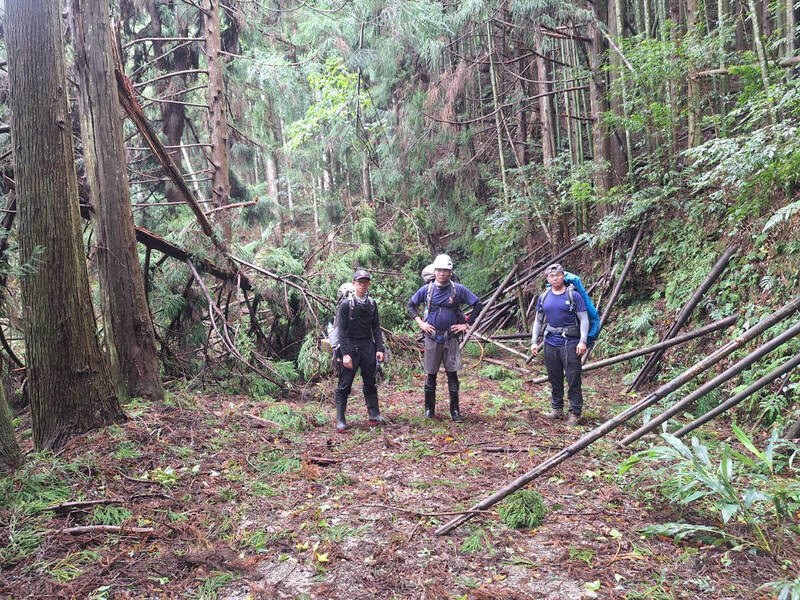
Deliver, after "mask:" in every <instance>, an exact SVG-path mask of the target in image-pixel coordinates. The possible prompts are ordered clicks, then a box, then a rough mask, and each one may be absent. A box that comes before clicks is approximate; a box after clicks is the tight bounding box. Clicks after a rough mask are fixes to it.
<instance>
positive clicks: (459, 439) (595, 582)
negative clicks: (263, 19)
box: [0, 368, 798, 600]
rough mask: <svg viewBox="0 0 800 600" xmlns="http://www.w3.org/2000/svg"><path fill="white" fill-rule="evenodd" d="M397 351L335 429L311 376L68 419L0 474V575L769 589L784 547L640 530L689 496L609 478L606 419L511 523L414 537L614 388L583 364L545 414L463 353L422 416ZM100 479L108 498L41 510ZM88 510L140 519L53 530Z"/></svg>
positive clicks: (264, 590) (587, 593) (601, 594)
mask: <svg viewBox="0 0 800 600" xmlns="http://www.w3.org/2000/svg"><path fill="white" fill-rule="evenodd" d="M495 371H497V370H495ZM489 372H490V374H491V368H490V369H489ZM413 373H414V374H409V375H407V376H405V377H404V378H401V377H395V378H394V381H391V382H388V383H384V384H383V385H382V386H381V388H380V394H381V408H382V411H383V414H384V415H385V416H386V417H387V419H388V420H389V421H390V423H389V424H387V425H386V426H384V427H380V428H370V427H368V425H367V423H366V410H365V408H364V404H363V399H362V398H361V396H360V394H355V393H354V395H353V397H351V399H350V406H349V410H348V417H349V421H350V424H351V428H350V429H349V430H348V431H347V432H346V433H344V434H337V433H336V432H335V430H334V427H333V417H334V408H333V403H332V401H331V400H330V398H331V396H332V395H331V393H330V392H331V385H332V384H331V382H325V383H323V384H318V385H317V386H316V388H315V390H313V391H312V392H313V393H310V394H305V396H307V397H309V398H311V397H313V399H308V400H305V401H303V400H301V399H300V397H298V398H297V399H295V400H293V401H289V402H273V401H270V400H265V401H255V400H253V399H252V398H249V397H244V396H236V395H222V394H208V393H203V394H196V395H190V394H186V393H181V394H178V393H175V394H170V395H169V396H168V400H167V401H166V402H165V403H163V404H159V405H150V404H146V403H141V402H135V403H133V404H131V405H129V406H128V407H127V409H126V410H127V414H128V416H129V420H128V421H127V422H126V423H123V424H121V425H118V426H112V427H108V428H105V429H103V430H101V431H96V432H91V433H89V434H87V435H83V436H80V437H78V438H75V439H73V440H72V441H71V442H70V443H69V444H68V446H67V447H66V448H65V449H64V450H63V451H62V452H60V453H59V454H58V455H57V456H55V457H52V456H51V457H45V458H43V459H39V460H38V461H36V464H35V466H29V467H28V470H27V471H26V472H24V473H23V474H21V475H20V476H18V477H17V478H15V479H14V480H11V479H8V480H5V481H6V482H12V483H11V484H9V483H6V485H5V488H4V489H0V492H1V493H0V499H4V502H5V503H6V504H9V503H10V502H11V500H10V499H12V498H16V499H17V500H19V498H21V497H23V496H24V495H25V493H27V494H28V496H30V495H34V496H35V495H36V494H38V495H39V496H40V497H39V498H38V500H39V506H40V508H39V509H38V510H23V511H20V510H17V509H15V508H14V507H13V506H8V505H5V506H3V505H0V526H2V528H1V529H0V545H2V555H1V556H2V558H3V562H2V565H1V566H2V569H1V570H0V595H2V597H8V598H37V599H45V598H96V599H100V598H115V599H119V598H202V599H212V598H219V599H226V600H245V599H247V598H265V599H273V598H274V599H284V598H285V599H328V598H335V599H352V600H360V599H369V600H375V599H406V598H407V599H445V598H446V599H453V600H455V599H465V600H466V599H469V600H473V599H474V600H477V599H524V598H537V599H538V598H552V599H559V600H561V599H563V600H568V599H578V598H610V599H627V600H634V599H637V598H642V599H644V598H646V599H656V600H658V599H678V598H704V599H712V600H713V599H723V598H725V599H734V598H735V599H747V598H769V597H771V596H770V595H769V594H767V593H764V592H759V591H756V588H757V587H758V586H759V585H760V584H762V583H764V582H767V581H771V580H776V579H786V578H787V574H786V565H787V564H791V561H792V560H794V561H797V559H798V550H797V548H794V549H791V548H790V549H788V550H784V554H783V556H782V557H781V560H778V559H775V558H772V557H769V556H763V555H760V554H753V553H749V552H736V551H731V550H729V549H727V548H725V547H718V546H714V545H708V544H703V543H698V542H686V541H684V542H674V541H673V540H671V539H666V538H659V537H645V536H643V535H642V533H641V529H642V527H644V526H646V525H648V524H652V523H655V522H666V521H673V520H680V519H686V518H691V515H689V514H686V513H684V514H681V513H679V512H678V509H677V508H673V507H670V506H668V505H667V504H666V503H665V502H663V500H659V498H660V496H659V495H658V494H657V493H656V492H654V491H652V490H646V489H642V488H641V487H640V486H637V487H635V488H630V487H623V484H622V480H621V478H620V477H619V476H618V475H617V469H618V465H619V462H620V460H622V458H624V457H625V456H627V455H628V454H629V452H622V453H621V452H618V451H617V450H616V449H615V447H614V445H613V443H614V441H615V440H617V439H619V438H620V437H621V436H620V435H617V434H612V435H610V436H607V438H605V439H601V440H600V441H598V442H596V443H595V444H594V445H593V446H591V447H590V448H589V449H588V450H585V451H583V452H582V453H580V454H578V455H576V456H573V457H572V458H571V459H569V460H567V461H566V462H564V463H562V464H561V465H560V466H559V467H557V468H556V469H554V470H552V471H550V472H548V473H546V474H545V475H544V476H543V477H542V478H540V479H537V480H536V481H534V482H533V484H532V486H531V487H532V489H535V490H537V491H538V492H539V493H541V494H542V496H543V498H544V501H545V504H546V505H547V508H548V514H547V515H546V516H545V518H544V522H543V523H542V525H541V526H539V527H537V528H535V529H521V530H515V529H510V528H508V527H507V526H506V525H504V524H503V523H502V521H501V520H500V518H499V516H498V513H497V510H496V508H497V507H495V509H492V510H490V511H487V512H486V513H485V514H481V515H477V516H476V517H475V518H473V519H472V520H471V521H469V522H467V523H466V524H464V525H462V526H461V527H460V528H458V529H456V530H455V531H454V532H452V533H450V534H449V535H445V536H443V537H435V536H434V530H435V529H436V528H437V526H438V525H440V524H442V523H444V522H446V521H447V520H449V519H450V518H451V517H452V515H453V514H454V511H457V510H458V509H464V508H467V507H469V506H471V505H472V504H474V503H475V502H476V501H478V500H481V499H483V498H484V497H486V496H488V495H489V494H491V493H492V492H494V491H496V490H497V489H499V488H501V487H503V486H504V485H505V484H507V483H509V482H510V481H512V480H513V479H515V478H516V477H518V476H519V475H521V474H522V473H524V472H526V471H527V470H529V469H530V468H531V467H533V466H534V465H536V464H537V463H539V462H540V461H541V460H543V459H544V458H546V457H547V456H549V455H551V454H553V453H555V452H557V451H559V450H560V449H561V448H563V447H564V446H566V445H569V444H571V443H572V442H574V441H575V440H576V439H578V438H579V437H580V436H581V435H582V433H585V432H586V431H588V430H589V428H590V427H592V426H594V425H597V424H599V423H600V422H602V421H604V420H606V419H607V418H609V417H611V416H613V414H615V413H616V412H618V411H619V410H620V409H621V407H622V406H624V405H626V402H628V401H630V398H626V397H625V396H624V394H623V393H622V386H621V383H620V382H619V378H618V377H616V376H614V375H613V374H608V373H605V374H604V375H599V374H597V372H595V373H591V374H587V375H586V376H585V378H584V390H585V396H586V409H585V413H584V422H585V424H584V425H582V426H579V427H577V428H568V427H566V425H565V424H564V423H563V422H555V423H551V422H549V421H548V420H546V419H545V417H544V414H545V413H546V412H547V410H548V396H547V393H548V390H547V387H546V386H533V385H531V384H528V383H524V382H523V380H522V378H521V377H520V376H513V377H506V378H504V379H490V378H487V377H486V376H485V375H486V373H487V370H486V369H485V368H484V369H483V370H480V371H479V369H476V368H472V369H467V370H465V371H464V372H463V373H462V400H461V408H462V412H463V414H464V417H465V422H464V423H462V424H455V423H453V422H452V421H451V420H450V418H449V415H448V411H447V402H446V401H445V400H444V397H445V395H446V390H444V391H443V390H442V388H444V387H446V383H445V382H444V381H440V382H439V385H440V389H439V406H438V414H439V417H438V418H437V419H436V420H435V421H430V420H426V419H424V418H422V416H421V413H422V383H423V376H422V375H421V374H420V373H419V371H418V370H417V371H414V372H413ZM479 373H483V375H480V374H479ZM440 379H444V377H443V376H442V377H440ZM356 383H357V386H359V387H360V378H359V379H357V381H356ZM320 398H326V400H325V401H322V402H321V401H320ZM27 426H29V424H28V425H27ZM25 427H26V424H25V423H22V424H21V425H20V429H22V430H24V428H25ZM27 435H28V437H29V435H30V434H29V432H28V434H27ZM612 438H613V439H612ZM25 441H26V442H27V443H28V445H29V443H30V442H29V439H28V440H25ZM29 464H30V463H29ZM9 486H10V487H9ZM11 488H13V489H11ZM43 490H49V491H43ZM102 499H106V500H111V501H113V502H109V503H107V504H100V505H97V506H93V507H84V508H83V509H78V510H76V509H73V508H67V507H64V508H62V509H58V510H51V511H44V512H43V511H42V510H41V508H45V507H48V506H50V507H52V506H54V505H58V504H62V503H64V502H67V501H74V500H102ZM28 506H31V505H30V504H29V505H28ZM98 523H100V524H115V523H116V524H119V523H122V524H123V526H124V527H139V528H151V529H152V531H151V532H143V533H128V532H124V533H123V535H117V534H114V533H109V532H107V531H93V530H87V531H85V532H84V533H77V534H68V533H64V532H61V530H62V529H63V528H67V527H76V526H84V525H91V524H98ZM711 524H713V523H711ZM123 531H124V530H123ZM787 553H788V554H787ZM794 564H795V565H797V564H798V562H794ZM781 565H783V569H782V568H781Z"/></svg>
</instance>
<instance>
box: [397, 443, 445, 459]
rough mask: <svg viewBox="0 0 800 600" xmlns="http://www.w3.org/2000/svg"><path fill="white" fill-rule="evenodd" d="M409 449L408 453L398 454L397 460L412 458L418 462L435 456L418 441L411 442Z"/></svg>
mask: <svg viewBox="0 0 800 600" xmlns="http://www.w3.org/2000/svg"><path fill="white" fill-rule="evenodd" d="M409 446H410V448H409V450H408V452H405V453H403V454H398V455H397V458H401V459H402V458H412V459H414V460H420V459H422V458H424V457H426V456H435V455H436V452H435V451H434V450H432V449H431V448H428V445H427V444H425V442H421V441H419V440H412V441H411V444H410V445H409Z"/></svg>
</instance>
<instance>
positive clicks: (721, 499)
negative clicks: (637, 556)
mask: <svg viewBox="0 0 800 600" xmlns="http://www.w3.org/2000/svg"><path fill="white" fill-rule="evenodd" d="M733 432H734V434H735V435H736V437H737V439H738V440H739V442H740V443H741V444H742V446H744V448H745V449H746V450H747V451H748V452H749V454H745V453H742V452H739V451H738V450H733V449H732V448H730V447H729V446H728V445H727V444H722V445H721V447H720V458H719V462H718V463H717V462H714V461H712V459H711V456H710V453H709V450H708V448H707V447H706V446H705V445H703V444H702V443H701V442H700V441H699V440H698V439H697V438H696V437H693V438H692V447H691V448H689V447H688V446H687V445H686V444H684V443H683V442H682V441H681V440H679V439H678V438H676V437H674V436H672V435H670V434H666V433H665V434H663V435H662V437H663V438H664V440H665V441H666V442H667V444H668V445H667V446H657V447H655V448H651V449H648V450H644V451H642V452H638V453H637V454H634V455H633V456H631V457H630V458H628V459H627V460H626V461H624V462H623V463H622V465H621V466H620V473H623V474H624V473H625V472H626V471H627V470H629V469H630V468H631V467H633V465H635V464H637V463H638V462H640V461H642V460H645V461H648V462H656V463H663V466H661V467H659V468H657V469H656V470H655V472H654V473H652V472H651V473H650V476H651V477H653V479H654V480H655V481H657V482H659V483H656V484H654V486H655V487H658V489H659V490H660V491H661V492H662V494H664V496H665V497H666V498H667V499H668V500H669V501H670V502H673V503H676V504H680V505H690V504H698V505H699V507H700V508H701V509H705V510H708V511H710V512H712V513H716V514H717V515H718V516H719V517H720V518H721V519H722V522H723V524H725V525H727V524H728V523H729V522H731V520H733V521H734V522H737V521H738V522H740V523H743V524H744V525H746V526H747V530H748V531H749V532H750V537H742V536H734V535H733V534H732V533H731V532H730V531H726V530H725V529H723V528H718V527H712V526H703V525H694V524H687V523H664V524H658V525H651V526H649V527H647V528H646V529H645V533H646V534H651V535H669V536H672V537H674V538H675V539H677V540H679V539H682V538H685V537H701V538H705V539H709V538H710V539H712V540H723V541H726V542H730V543H733V544H735V545H737V546H738V547H747V546H752V547H755V548H757V549H759V550H762V551H764V552H768V553H771V552H776V551H779V550H780V547H781V544H782V542H783V539H784V538H785V536H786V534H787V533H788V532H787V529H788V528H787V527H786V521H787V520H788V519H791V517H792V515H793V514H795V512H796V511H797V510H798V508H800V482H798V481H797V477H796V473H797V466H795V465H794V459H795V458H796V456H797V453H798V450H800V448H798V446H796V445H795V444H792V443H791V442H787V441H785V440H781V439H780V433H779V431H778V430H777V429H776V430H775V431H773V433H772V436H771V438H770V441H769V442H768V444H767V447H766V449H765V450H764V451H761V450H759V449H758V448H756V447H755V445H754V444H753V442H752V440H750V438H749V437H748V436H747V434H746V433H745V432H744V431H742V429H740V428H739V427H737V426H736V425H733ZM781 449H783V450H786V451H788V452H779V450H781ZM787 454H788V457H787ZM784 474H785V475H787V476H784ZM770 532H772V534H771V535H770Z"/></svg>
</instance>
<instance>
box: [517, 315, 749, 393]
mask: <svg viewBox="0 0 800 600" xmlns="http://www.w3.org/2000/svg"><path fill="white" fill-rule="evenodd" d="M738 318H739V313H736V314H734V315H731V316H730V317H725V318H724V319H720V320H719V321H714V322H713V323H709V324H708V325H706V326H705V327H701V328H700V329H695V330H694V331H689V332H687V333H684V334H683V335H679V336H676V337H673V338H672V339H670V340H665V341H663V342H659V343H658V344H653V345H652V346H647V347H646V348H640V349H638V350H631V351H630V352H626V353H624V354H617V355H616V356H611V357H609V358H604V359H603V360H598V361H597V362H593V363H589V364H588V365H584V366H583V367H582V368H581V372H583V373H585V372H586V371H593V370H595V369H601V368H603V367H607V366H609V365H613V364H616V363H620V362H624V361H626V360H631V359H632V358H636V357H637V356H642V355H643V354H649V353H650V352H654V351H655V350H660V349H662V348H669V347H671V346H677V345H678V344H683V343H685V342H688V341H690V340H693V339H695V338H698V337H702V336H704V335H706V334H707V333H711V332H714V331H717V330H718V329H724V328H726V327H730V326H731V325H733V324H734V323H735V322H736V319H738ZM545 381H547V376H542V377H537V378H536V379H534V380H532V381H531V382H530V383H544V382H545Z"/></svg>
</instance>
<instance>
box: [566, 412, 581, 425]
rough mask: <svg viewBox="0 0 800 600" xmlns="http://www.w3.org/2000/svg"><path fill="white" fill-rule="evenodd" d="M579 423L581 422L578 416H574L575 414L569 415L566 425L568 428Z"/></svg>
mask: <svg viewBox="0 0 800 600" xmlns="http://www.w3.org/2000/svg"><path fill="white" fill-rule="evenodd" d="M580 421H581V416H580V415H576V414H575V413H569V416H568V417H567V425H569V426H574V425H578V424H579V423H580Z"/></svg>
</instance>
